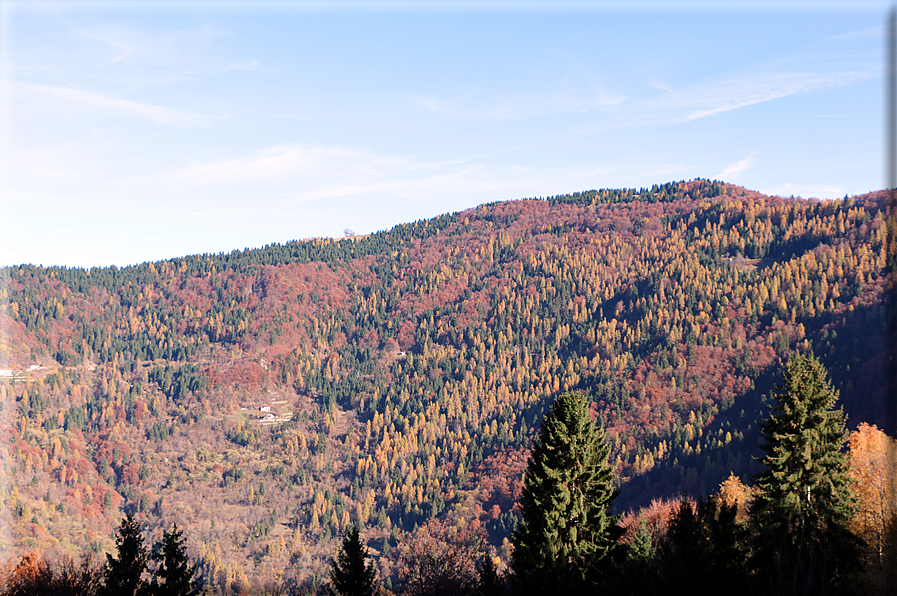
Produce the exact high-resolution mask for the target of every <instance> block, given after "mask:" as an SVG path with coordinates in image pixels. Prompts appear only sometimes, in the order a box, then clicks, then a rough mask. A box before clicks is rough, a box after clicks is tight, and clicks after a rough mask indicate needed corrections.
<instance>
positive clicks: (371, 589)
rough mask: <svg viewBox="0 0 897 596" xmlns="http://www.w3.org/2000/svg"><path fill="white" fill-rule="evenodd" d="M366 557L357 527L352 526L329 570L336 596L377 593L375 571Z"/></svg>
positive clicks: (365, 549) (366, 595) (363, 595)
mask: <svg viewBox="0 0 897 596" xmlns="http://www.w3.org/2000/svg"><path fill="white" fill-rule="evenodd" d="M367 557H368V549H367V547H366V546H364V545H363V544H362V543H361V539H360V538H359V536H358V526H352V528H351V529H350V530H349V531H348V532H347V534H346V538H345V539H344V540H343V546H342V548H340V550H339V552H338V553H337V556H336V560H334V561H333V562H332V564H331V568H330V580H331V582H333V590H335V591H336V593H337V594H341V595H342V596H369V595H372V594H376V593H377V586H376V583H375V582H376V580H377V570H376V569H374V563H373V562H372V561H368V560H367Z"/></svg>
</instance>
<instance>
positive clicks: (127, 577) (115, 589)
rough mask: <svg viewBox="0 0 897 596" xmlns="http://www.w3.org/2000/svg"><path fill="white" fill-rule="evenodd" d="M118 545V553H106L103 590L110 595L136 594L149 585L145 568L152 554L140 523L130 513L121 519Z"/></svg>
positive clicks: (116, 543)
mask: <svg viewBox="0 0 897 596" xmlns="http://www.w3.org/2000/svg"><path fill="white" fill-rule="evenodd" d="M115 549H116V552H117V554H118V556H117V557H113V556H112V555H111V554H109V553H106V567H105V570H104V571H105V576H106V582H105V585H104V586H103V590H102V593H103V594H107V595H109V596H135V595H136V594H138V593H140V592H142V591H143V589H144V588H145V586H146V582H145V581H144V580H143V572H144V571H145V570H146V562H147V559H148V556H149V555H148V554H147V551H146V546H145V545H144V544H143V535H142V534H141V533H140V526H139V525H138V524H137V522H136V521H134V518H133V517H132V516H131V514H130V513H128V514H127V515H126V516H125V518H124V519H123V520H121V525H120V526H119V528H118V532H117V534H116V536H115Z"/></svg>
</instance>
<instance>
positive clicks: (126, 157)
mask: <svg viewBox="0 0 897 596" xmlns="http://www.w3.org/2000/svg"><path fill="white" fill-rule="evenodd" d="M0 5H2V7H0V17H2V30H0V39H2V40H3V41H2V44H3V45H2V47H0V54H2V56H0V57H2V60H0V68H2V72H0V75H2V76H0V98H2V104H0V127H2V128H0V138H2V146H0V149H2V160H0V185H2V186H0V191H2V192H0V210H2V211H0V214H2V224H0V225H2V234H0V235H2V240H0V251H2V258H0V265H11V264H20V263H34V264H43V265H67V266H78V267H91V266H106V265H112V264H115V265H119V266H123V265H128V264H132V263H138V262H142V261H147V260H159V259H164V258H171V257H177V256H183V255H187V254H195V253H204V252H220V251H230V250H233V249H242V248H245V247H259V246H263V245H265V244H268V243H272V242H286V241H288V240H292V239H300V238H308V237H317V236H333V237H338V236H341V235H342V230H343V229H344V228H350V229H352V230H354V231H355V232H357V233H359V234H362V233H368V232H373V231H376V230H381V229H387V228H390V227H392V226H393V225H395V224H398V223H402V222H406V221H412V220H416V219H421V218H428V217H432V216H435V215H438V214H440V213H445V212H451V211H458V210H461V209H465V208H467V207H472V206H475V205H478V204H481V203H484V202H491V201H500V200H509V199H519V198H524V197H533V196H548V195H554V194H559V193H566V192H574V191H579V190H588V189H592V188H607V187H613V188H618V187H641V186H650V185H651V184H654V183H663V182H669V181H676V180H683V179H693V178H696V177H701V178H715V179H721V180H725V181H727V182H732V183H736V184H741V185H744V186H746V187H748V188H751V189H755V190H759V191H761V192H765V193H770V194H780V195H785V196H790V195H795V196H804V197H818V198H840V197H843V196H844V195H845V194H851V195H852V194H860V193H864V192H868V191H870V190H875V189H878V188H881V187H882V186H883V176H882V170H883V156H882V149H883V138H882V134H883V132H882V122H883V108H882V99H883V90H882V88H883V86H882V73H883V63H882V60H883V47H884V40H883V27H884V22H885V18H886V11H887V10H888V9H889V7H890V5H889V4H887V3H883V2H850V3H848V2H788V3H782V2H770V3H762V2H690V3H680V2H667V3H660V2H632V3H626V4H623V3H616V2H589V1H581V2H554V3H545V2H541V3H527V2H476V3H473V2H471V3H464V2H400V1H397V2H329V3H320V2H267V3H265V2H263V3H244V2H210V3H205V2H177V3H170V2H150V3H141V2H136V3H126V2H65V3H53V2H26V1H20V2H2V3H0Z"/></svg>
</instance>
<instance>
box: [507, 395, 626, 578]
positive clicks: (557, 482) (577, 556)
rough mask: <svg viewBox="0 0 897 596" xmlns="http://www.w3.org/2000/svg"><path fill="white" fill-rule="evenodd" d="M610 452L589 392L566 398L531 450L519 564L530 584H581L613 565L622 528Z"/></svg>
mask: <svg viewBox="0 0 897 596" xmlns="http://www.w3.org/2000/svg"><path fill="white" fill-rule="evenodd" d="M609 454H610V447H609V446H608V444H607V442H606V440H605V437H604V430H603V429H601V428H599V427H598V426H597V425H596V424H595V422H593V421H592V417H591V416H590V414H589V409H588V405H587V402H586V398H585V396H584V395H582V394H581V393H566V394H564V395H561V396H560V397H558V398H557V400H555V402H554V404H553V405H552V407H551V410H550V411H549V412H548V414H547V415H546V416H545V418H544V419H543V421H542V429H541V431H540V433H539V438H538V440H537V441H536V444H535V446H534V447H533V450H532V453H531V455H530V459H529V465H528V467H527V470H526V475H525V477H524V488H523V494H522V495H521V498H520V511H521V514H522V520H521V522H520V525H519V526H518V528H517V530H516V531H515V532H514V540H513V542H514V554H513V561H512V567H513V570H514V574H515V576H516V578H517V583H518V587H520V588H521V589H523V590H524V591H532V592H534V593H547V592H554V591H556V590H557V589H559V588H564V587H569V588H571V589H581V588H584V587H586V586H588V585H589V584H590V583H592V582H594V581H595V580H596V579H598V578H599V577H600V576H601V575H602V573H603V572H605V571H607V570H608V569H609V567H610V564H611V562H612V559H613V558H614V555H615V554H616V553H617V552H618V546H617V539H618V538H619V537H620V536H621V534H622V529H621V528H620V527H619V526H618V525H617V520H618V519H619V516H617V515H611V514H610V505H611V501H612V500H613V499H614V497H615V496H616V492H615V490H614V486H613V480H614V477H613V469H612V468H611V466H610V464H609V463H608V461H607V458H608V455H609Z"/></svg>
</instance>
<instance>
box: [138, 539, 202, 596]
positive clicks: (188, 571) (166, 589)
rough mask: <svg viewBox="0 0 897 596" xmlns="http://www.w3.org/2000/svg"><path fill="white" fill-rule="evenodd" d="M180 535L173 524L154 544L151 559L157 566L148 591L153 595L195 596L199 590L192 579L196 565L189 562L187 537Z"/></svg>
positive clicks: (196, 583)
mask: <svg viewBox="0 0 897 596" xmlns="http://www.w3.org/2000/svg"><path fill="white" fill-rule="evenodd" d="M182 535H183V532H181V531H180V530H178V527H177V525H174V526H172V528H171V529H170V530H168V531H167V532H165V534H164V535H163V536H162V540H160V541H159V542H157V543H156V544H155V545H154V548H153V554H152V559H153V561H157V562H158V563H159V567H158V569H156V571H155V572H154V573H153V581H152V588H151V592H150V593H151V594H152V595H153V596H196V595H197V594H199V593H200V591H201V590H200V586H199V584H198V582H196V581H194V579H193V575H194V574H195V573H196V565H191V564H190V559H189V557H188V556H187V547H186V542H187V539H186V538H183V537H182Z"/></svg>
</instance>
